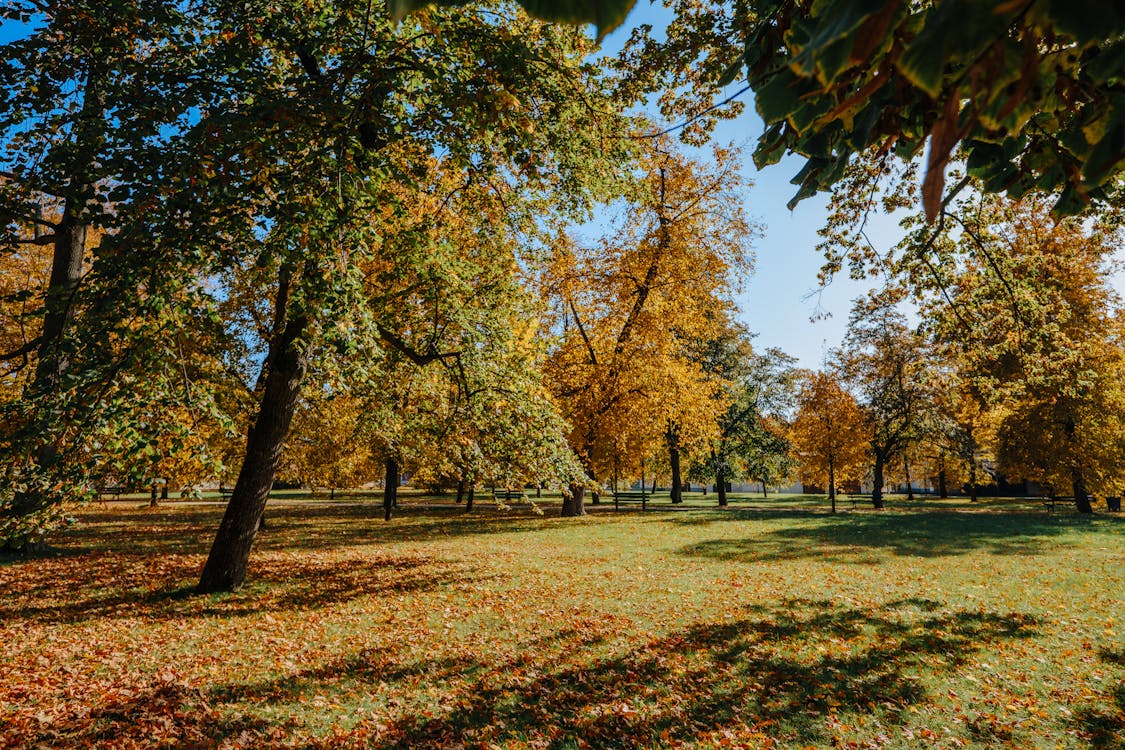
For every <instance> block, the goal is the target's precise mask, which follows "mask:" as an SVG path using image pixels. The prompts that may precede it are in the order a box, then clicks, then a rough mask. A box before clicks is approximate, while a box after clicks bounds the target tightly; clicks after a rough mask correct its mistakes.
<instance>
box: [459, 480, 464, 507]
mask: <svg viewBox="0 0 1125 750" xmlns="http://www.w3.org/2000/svg"><path fill="white" fill-rule="evenodd" d="M464 501H465V478H464V477H461V478H460V479H458V480H457V504H458V505H460V504H461V503H463V502H464Z"/></svg>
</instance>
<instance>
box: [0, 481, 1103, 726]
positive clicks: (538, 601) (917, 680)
mask: <svg viewBox="0 0 1125 750" xmlns="http://www.w3.org/2000/svg"><path fill="white" fill-rule="evenodd" d="M546 510H547V513H546V514H545V515H543V516H537V515H534V514H532V513H530V512H529V511H527V510H525V509H520V508H515V509H513V510H510V511H505V512H501V511H497V510H494V509H492V508H488V507H481V508H478V509H477V510H476V511H474V513H473V514H470V515H465V514H463V513H459V512H456V511H454V510H453V509H452V508H448V509H443V508H436V507H428V508H421V507H418V508H415V509H411V508H410V507H404V509H403V512H402V514H401V516H400V517H399V518H397V519H395V520H394V521H392V522H391V523H384V522H383V521H382V520H381V517H380V513H381V511H379V510H378V509H376V508H375V507H374V504H373V503H368V502H357V501H346V502H337V503H326V502H318V503H307V502H306V503H300V502H292V501H284V502H283V503H282V504H279V505H277V506H272V505H271V509H270V510H269V523H268V526H267V529H266V530H265V531H264V532H263V534H262V535H261V536H260V537H259V544H258V546H257V548H256V550H255V553H254V557H253V563H252V570H251V582H250V583H249V584H248V585H247V587H246V588H245V589H244V590H242V591H240V592H238V593H236V594H231V595H215V596H195V595H193V594H192V593H191V586H192V584H193V583H194V582H195V579H196V577H197V575H198V572H199V570H200V567H201V565H202V563H203V559H204V554H205V552H206V549H207V546H208V543H209V541H210V538H211V535H212V534H213V532H214V529H215V526H216V524H217V520H218V517H219V513H220V511H221V508H220V507H219V506H218V505H190V504H179V503H172V504H168V505H166V506H164V507H161V508H159V509H155V510H149V509H146V508H140V507H138V504H137V503H136V502H131V503H126V502H122V503H116V504H113V505H112V506H111V507H110V508H108V509H101V508H89V509H87V510H86V511H84V512H82V513H81V514H80V515H79V523H78V524H77V525H76V526H75V528H73V529H72V530H70V531H68V532H67V533H65V534H63V535H62V536H60V537H59V538H58V539H56V540H55V544H56V546H57V549H56V550H55V554H54V555H52V556H50V557H46V558H42V559H31V560H6V561H3V562H2V563H0V746H3V747H25V746H26V747H39V746H45V747H82V746H97V747H153V746H170V747H214V746H222V747H291V746H295V747H324V748H329V747H332V748H334V747H371V748H399V747H418V748H476V747H481V748H497V747H498V748H524V747H535V748H571V747H574V748H581V747H607V748H608V747H643V748H650V747H651V748H665V747H669V748H675V747H693V748H718V747H752V748H769V747H779V748H780V747H785V748H805V747H816V748H822V747H823V748H832V747H843V748H851V747H858V748H882V747H887V748H914V747H1019V748H1032V747H1044V748H1046V747H1052V748H1053V747H1066V748H1125V519H1122V518H1119V517H1114V516H1110V515H1108V514H1102V513H1099V514H1097V515H1095V517H1093V518H1081V517H1079V516H1077V515H1075V514H1073V513H1072V512H1067V513H1059V512H1056V513H1047V512H1045V511H1043V510H1040V509H1036V510H1024V511H1019V510H997V509H995V508H993V509H991V510H988V511H985V512H973V511H972V510H971V509H970V510H966V509H960V508H958V509H942V508H935V507H930V508H926V507H919V506H911V507H910V508H902V509H900V510H897V511H896V510H892V511H888V512H883V513H875V512H872V511H858V512H851V511H850V509H849V512H845V513H841V514H838V515H836V516H831V515H828V514H826V513H824V512H823V511H822V510H820V509H816V508H813V507H800V505H797V506H791V507H789V508H788V509H786V508H783V507H777V506H769V507H766V506H765V505H764V504H763V505H762V506H761V507H758V508H756V509H746V508H742V509H739V508H737V507H736V508H733V509H730V510H726V511H720V510H717V509H694V510H688V511H682V512H651V511H650V512H648V513H641V512H640V511H639V509H637V510H630V511H629V512H621V513H613V512H612V510H609V511H599V512H596V513H594V514H592V515H591V516H588V517H586V518H583V519H560V518H556V517H553V516H552V514H553V512H554V509H552V508H551V507H548V508H547V509H546Z"/></svg>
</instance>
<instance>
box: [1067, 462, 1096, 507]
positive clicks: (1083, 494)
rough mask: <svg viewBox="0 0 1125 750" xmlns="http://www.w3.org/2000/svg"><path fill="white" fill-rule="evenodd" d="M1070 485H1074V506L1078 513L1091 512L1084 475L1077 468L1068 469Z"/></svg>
mask: <svg viewBox="0 0 1125 750" xmlns="http://www.w3.org/2000/svg"><path fill="white" fill-rule="evenodd" d="M1070 478H1071V486H1073V487H1074V507H1075V508H1077V509H1078V512H1079V513H1093V512H1094V508H1093V507H1092V506H1091V505H1090V495H1089V494H1088V493H1087V491H1086V477H1084V476H1082V472H1081V471H1080V470H1078V469H1071V470H1070Z"/></svg>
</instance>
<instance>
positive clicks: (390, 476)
mask: <svg viewBox="0 0 1125 750" xmlns="http://www.w3.org/2000/svg"><path fill="white" fill-rule="evenodd" d="M385 466H386V479H385V480H384V481H383V520H384V521H389V520H391V511H392V510H393V509H394V508H397V507H398V482H399V467H398V460H397V459H395V458H388V459H387V461H386V464H385Z"/></svg>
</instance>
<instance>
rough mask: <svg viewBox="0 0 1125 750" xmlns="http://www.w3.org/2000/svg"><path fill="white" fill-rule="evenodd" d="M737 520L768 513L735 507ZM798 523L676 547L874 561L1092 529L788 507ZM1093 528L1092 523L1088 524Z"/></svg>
mask: <svg viewBox="0 0 1125 750" xmlns="http://www.w3.org/2000/svg"><path fill="white" fill-rule="evenodd" d="M738 516H739V517H740V518H742V519H743V520H765V519H770V518H774V517H775V516H774V514H769V513H763V514H757V513H739V514H738ZM787 517H788V518H790V519H793V520H799V521H800V523H797V524H793V525H787V526H786V527H785V528H783V529H778V530H776V531H769V532H766V533H763V534H759V535H756V536H754V537H749V538H743V539H712V540H708V541H704V542H699V543H697V544H692V545H688V546H686V547H683V548H682V549H681V550H680V552H681V553H682V554H685V555H690V556H698V557H710V558H717V559H721V560H738V561H742V562H769V561H778V560H799V559H807V558H815V559H819V560H823V561H825V562H834V563H878V562H881V561H882V559H883V557H884V556H888V555H889V556H896V557H948V556H953V555H963V554H967V553H969V552H975V551H984V552H988V553H991V554H995V555H1036V554H1040V553H1042V552H1044V551H1046V550H1049V549H1058V548H1059V546H1060V545H1063V544H1066V542H1065V540H1063V539H1062V536H1063V535H1064V534H1067V533H1069V532H1071V531H1072V530H1076V529H1077V530H1089V529H1091V528H1092V526H1091V523H1090V522H1089V520H1088V519H1082V518H1077V517H1073V518H1068V517H1061V518H1060V517H1052V516H1047V515H1046V514H1043V515H1030V514H993V513H941V512H932V513H865V514H855V515H852V514H848V515H844V516H830V515H823V514H815V515H814V514H803V515H802V514H794V513H790V514H787ZM1094 528H1096V527H1094Z"/></svg>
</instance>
